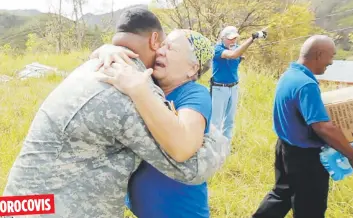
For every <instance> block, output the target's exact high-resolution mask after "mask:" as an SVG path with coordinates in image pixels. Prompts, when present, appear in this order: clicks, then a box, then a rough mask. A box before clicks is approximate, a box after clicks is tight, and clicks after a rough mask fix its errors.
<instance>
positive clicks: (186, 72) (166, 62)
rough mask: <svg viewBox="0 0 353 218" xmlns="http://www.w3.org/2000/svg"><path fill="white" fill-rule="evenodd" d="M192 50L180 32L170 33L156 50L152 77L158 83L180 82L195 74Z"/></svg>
mask: <svg viewBox="0 0 353 218" xmlns="http://www.w3.org/2000/svg"><path fill="white" fill-rule="evenodd" d="M192 54H193V53H192V48H191V44H190V42H189V40H188V39H187V38H186V36H185V34H184V33H183V32H182V31H178V30H175V31H173V32H171V33H170V34H169V35H168V36H167V38H166V39H165V41H164V42H163V43H162V45H161V47H160V48H159V49H158V50H157V53H156V61H155V66H154V72H153V76H154V78H155V79H157V80H158V81H160V80H167V81H170V82H173V83H175V82H182V81H185V80H186V79H188V77H190V76H192V75H193V74H195V73H196V72H194V71H195V69H194V65H195V64H194V63H193V62H192V57H193V56H192Z"/></svg>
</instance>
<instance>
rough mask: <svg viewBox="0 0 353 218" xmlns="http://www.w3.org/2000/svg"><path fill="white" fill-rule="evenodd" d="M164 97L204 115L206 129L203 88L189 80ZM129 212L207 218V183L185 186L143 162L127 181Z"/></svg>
mask: <svg viewBox="0 0 353 218" xmlns="http://www.w3.org/2000/svg"><path fill="white" fill-rule="evenodd" d="M166 97H167V100H169V101H173V102H174V105H175V107H176V110H180V109H182V108H189V109H192V110H195V111H197V112H199V113H200V114H202V115H203V117H204V118H205V120H206V128H205V133H207V132H208V131H209V121H210V118H211V112H212V111H211V110H212V103H211V96H210V93H209V91H208V90H207V88H206V87H204V86H202V85H200V84H197V83H196V82H188V83H185V84H183V85H182V86H179V87H178V88H176V89H174V90H173V92H172V93H170V94H169V95H168V96H166ZM129 192H130V202H131V210H132V212H133V213H134V214H135V215H136V216H137V217H139V218H183V217H185V218H209V217H210V212H209V207H208V194H207V184H206V183H203V184H201V185H186V184H183V183H180V182H177V181H175V180H173V179H170V178H169V177H167V176H165V175H164V174H162V173H161V172H159V171H158V170H157V169H155V168H154V167H152V166H151V165H150V164H148V163H146V162H144V161H143V162H142V163H141V165H140V167H139V168H138V170H137V171H136V172H135V173H134V174H133V176H132V178H131V179H130V181H129Z"/></svg>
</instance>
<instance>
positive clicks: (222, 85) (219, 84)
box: [210, 77, 238, 97]
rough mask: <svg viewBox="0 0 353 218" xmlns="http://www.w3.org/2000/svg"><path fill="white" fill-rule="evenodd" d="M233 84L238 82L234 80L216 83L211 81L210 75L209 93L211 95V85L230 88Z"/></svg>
mask: <svg viewBox="0 0 353 218" xmlns="http://www.w3.org/2000/svg"><path fill="white" fill-rule="evenodd" d="M235 85H238V82H234V83H228V84H224V83H217V82H214V81H213V77H211V79H210V94H211V97H212V86H220V87H228V88H231V87H233V86H235Z"/></svg>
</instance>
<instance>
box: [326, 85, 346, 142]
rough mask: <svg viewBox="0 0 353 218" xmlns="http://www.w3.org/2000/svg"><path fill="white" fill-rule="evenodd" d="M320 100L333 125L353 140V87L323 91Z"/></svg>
mask: <svg viewBox="0 0 353 218" xmlns="http://www.w3.org/2000/svg"><path fill="white" fill-rule="evenodd" d="M322 100H323V102H324V104H325V107H326V110H327V112H328V114H329V116H330V118H331V120H332V122H333V123H334V125H335V126H337V127H339V128H340V129H341V130H342V132H343V133H344V135H345V136H346V138H347V139H348V141H349V142H353V87H348V88H342V89H337V90H334V91H329V92H323V93H322Z"/></svg>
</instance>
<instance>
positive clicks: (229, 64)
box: [212, 43, 241, 84]
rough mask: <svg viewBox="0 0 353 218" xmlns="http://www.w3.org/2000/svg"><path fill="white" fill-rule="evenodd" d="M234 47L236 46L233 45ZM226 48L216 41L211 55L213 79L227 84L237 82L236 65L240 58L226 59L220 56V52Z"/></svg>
mask: <svg viewBox="0 0 353 218" xmlns="http://www.w3.org/2000/svg"><path fill="white" fill-rule="evenodd" d="M235 48H236V47H235ZM224 50H227V48H226V47H225V46H224V44H223V43H218V44H216V46H215V54H214V57H213V62H212V68H213V73H212V75H213V81H214V82H217V83H223V84H229V83H234V82H238V80H239V78H238V67H239V64H240V61H241V58H240V57H238V58H236V59H226V58H222V53H223V51H224Z"/></svg>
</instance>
